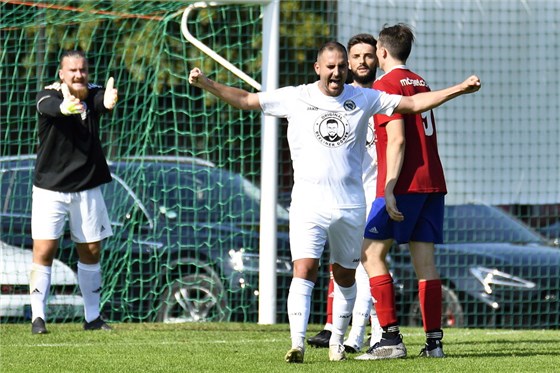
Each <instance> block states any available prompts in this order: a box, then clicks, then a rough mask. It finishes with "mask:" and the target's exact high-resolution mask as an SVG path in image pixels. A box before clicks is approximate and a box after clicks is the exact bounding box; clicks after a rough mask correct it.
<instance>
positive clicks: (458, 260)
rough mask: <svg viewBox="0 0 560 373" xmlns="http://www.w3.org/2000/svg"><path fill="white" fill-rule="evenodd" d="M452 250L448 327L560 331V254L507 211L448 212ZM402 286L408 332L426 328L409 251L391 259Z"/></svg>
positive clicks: (447, 274)
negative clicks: (409, 327)
mask: <svg viewBox="0 0 560 373" xmlns="http://www.w3.org/2000/svg"><path fill="white" fill-rule="evenodd" d="M445 209H446V211H445V221H444V242H445V243H444V244H442V245H436V255H435V259H436V264H437V267H438V269H439V272H440V275H441V279H442V284H443V298H444V302H443V325H444V326H448V327H453V326H456V327H492V328H496V327H499V328H556V329H557V328H559V327H560V250H559V249H558V248H556V247H551V246H548V245H546V241H544V240H543V238H542V237H541V236H540V235H539V234H538V233H537V232H535V231H534V230H532V229H531V228H529V227H528V226H527V225H525V224H524V223H523V222H521V221H520V220H518V219H516V218H514V217H513V216H511V215H509V214H507V213H505V212H504V211H503V210H501V209H498V208H495V207H492V206H487V205H483V204H465V205H455V206H446V207H445ZM390 265H391V269H392V271H393V272H394V273H395V276H396V277H397V278H398V279H399V283H400V284H401V287H400V290H399V292H398V293H397V298H398V310H399V313H400V315H401V323H402V324H404V325H421V316H420V309H419V303H418V298H417V282H416V277H415V274H414V270H413V267H412V265H411V263H410V255H409V253H408V248H407V246H406V245H403V246H400V247H397V248H395V250H393V252H392V253H391V263H390Z"/></svg>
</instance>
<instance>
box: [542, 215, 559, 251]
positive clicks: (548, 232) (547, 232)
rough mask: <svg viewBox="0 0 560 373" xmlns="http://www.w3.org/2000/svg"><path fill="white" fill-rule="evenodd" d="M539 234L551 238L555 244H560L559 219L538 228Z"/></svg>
mask: <svg viewBox="0 0 560 373" xmlns="http://www.w3.org/2000/svg"><path fill="white" fill-rule="evenodd" d="M538 231H539V233H540V234H542V235H543V236H545V237H546V238H548V239H549V240H551V242H552V244H553V245H555V246H560V220H558V221H557V222H556V223H552V224H550V225H547V226H545V227H540V228H538Z"/></svg>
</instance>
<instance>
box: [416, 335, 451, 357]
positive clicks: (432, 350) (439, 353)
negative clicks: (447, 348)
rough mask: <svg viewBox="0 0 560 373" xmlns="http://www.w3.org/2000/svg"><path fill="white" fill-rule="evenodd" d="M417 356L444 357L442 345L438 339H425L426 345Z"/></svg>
mask: <svg viewBox="0 0 560 373" xmlns="http://www.w3.org/2000/svg"><path fill="white" fill-rule="evenodd" d="M419 356H424V357H445V354H444V353H443V343H442V342H441V340H439V339H431V338H429V339H427V340H426V345H425V346H424V348H423V349H422V350H421V351H420V355H419Z"/></svg>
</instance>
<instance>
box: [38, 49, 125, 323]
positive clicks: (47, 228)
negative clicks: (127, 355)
mask: <svg viewBox="0 0 560 373" xmlns="http://www.w3.org/2000/svg"><path fill="white" fill-rule="evenodd" d="M58 75H59V78H60V81H59V82H56V83H54V84H51V85H49V86H47V87H45V89H43V90H42V91H40V92H39V93H38V94H37V100H36V102H37V105H36V106H37V112H38V114H39V120H38V127H39V128H38V134H39V146H38V150H37V160H36V162H35V173H34V178H33V198H32V200H33V202H32V213H31V234H32V238H33V263H32V266H31V273H30V276H29V290H30V293H31V312H32V324H31V332H32V333H33V334H45V333H47V328H46V325H45V321H46V302H47V297H48V296H49V288H50V284H51V269H52V263H53V259H54V257H55V254H56V252H57V250H58V242H59V238H60V237H61V236H62V234H63V233H64V226H65V224H66V220H68V222H69V226H70V234H71V238H72V240H73V241H74V242H75V243H76V250H77V253H78V258H79V261H78V284H79V286H80V291H81V293H82V297H83V300H84V314H85V322H84V329H85V330H98V329H102V330H111V327H110V326H109V325H107V323H106V322H105V321H104V320H103V319H102V318H101V315H100V292H101V265H100V259H101V241H102V240H103V239H105V238H107V237H109V236H111V235H112V230H111V222H110V220H109V216H108V215H107V208H106V207H105V202H104V200H103V196H102V194H101V189H100V185H102V184H104V183H108V182H110V181H111V173H110V172H109V166H108V165H107V161H106V160H105V156H104V154H103V149H102V147H101V141H100V139H99V119H100V117H101V115H102V114H104V113H107V112H109V111H111V110H113V108H114V107H115V105H116V103H117V97H118V96H117V89H116V88H114V79H113V78H109V80H108V82H107V87H105V89H103V88H102V87H101V86H98V85H95V84H90V83H89V81H88V76H89V73H88V64H87V61H86V57H85V55H84V53H83V52H81V51H67V52H64V53H63V55H62V58H61V60H60V69H59V74H58Z"/></svg>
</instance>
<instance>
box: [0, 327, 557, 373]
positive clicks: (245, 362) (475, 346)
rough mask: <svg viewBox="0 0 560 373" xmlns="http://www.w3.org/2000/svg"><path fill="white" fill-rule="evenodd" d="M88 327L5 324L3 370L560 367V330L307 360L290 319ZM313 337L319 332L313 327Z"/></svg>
mask: <svg viewBox="0 0 560 373" xmlns="http://www.w3.org/2000/svg"><path fill="white" fill-rule="evenodd" d="M113 326H114V328H115V330H114V331H112V332H104V331H95V332H85V331H83V330H82V329H81V324H49V325H48V328H49V331H50V334H46V335H32V334H31V326H30V324H2V325H0V354H1V355H0V359H1V360H0V371H1V372H3V373H5V372H26V373H28V372H49V373H54V372H80V373H82V372H104V373H105V372H107V373H109V372H193V373H195V372H223V373H226V372H235V373H242V372H267V373H272V372H323V371H326V372H352V373H354V372H370V373H371V372H406V373H408V372H456V373H460V372H508V373H512V372H560V331H559V330H553V331H551V330H493V329H492V330H490V329H489V330H482V329H476V330H473V329H446V330H445V338H444V348H445V352H446V354H447V355H448V356H447V357H446V358H445V359H426V358H420V357H417V354H418V352H419V351H420V349H421V347H422V343H423V340H424V335H423V331H422V330H421V329H420V328H402V333H403V336H404V342H405V344H406V346H407V349H408V353H409V356H408V357H407V358H406V359H400V360H385V361H358V360H353V357H354V355H349V360H348V361H343V362H336V363H334V362H329V361H328V356H327V350H326V349H313V348H308V349H307V350H306V354H305V363H304V364H287V363H285V362H284V354H285V353H286V351H287V350H288V348H289V347H290V345H289V344H290V343H289V329H288V326H287V325H266V326H265V325H256V324H237V323H224V324H219V323H215V324H214V323H212V324H210V323H209V324H175V325H170V324H113ZM309 330H310V331H309V333H308V335H313V334H314V333H316V332H317V331H319V330H320V326H319V325H311V326H310V329H309Z"/></svg>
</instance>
